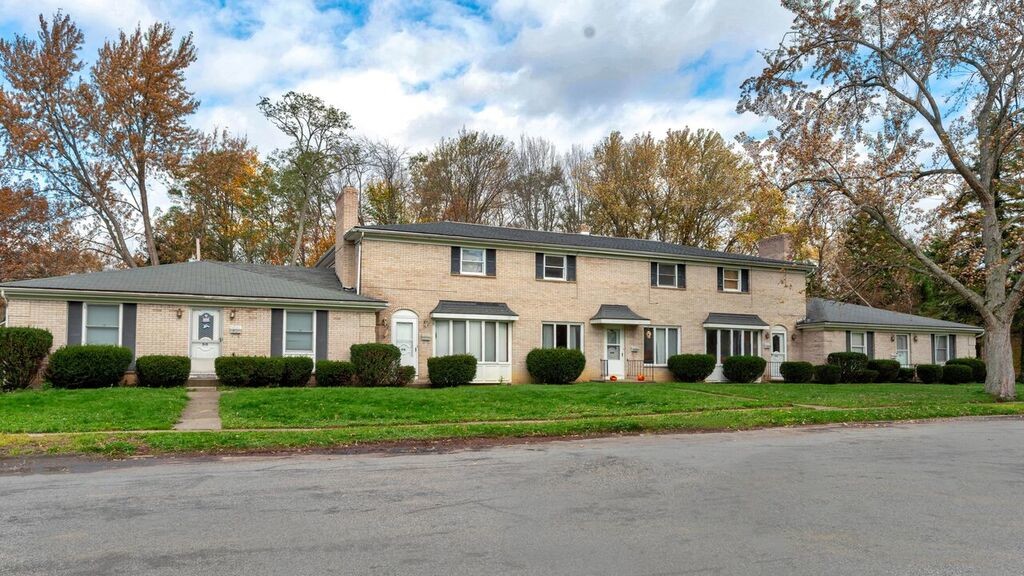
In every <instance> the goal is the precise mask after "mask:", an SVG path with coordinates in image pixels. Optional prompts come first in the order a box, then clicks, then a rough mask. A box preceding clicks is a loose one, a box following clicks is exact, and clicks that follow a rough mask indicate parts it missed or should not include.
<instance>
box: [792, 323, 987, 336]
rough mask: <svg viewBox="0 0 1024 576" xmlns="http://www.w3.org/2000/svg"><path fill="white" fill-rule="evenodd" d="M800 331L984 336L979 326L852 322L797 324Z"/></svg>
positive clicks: (983, 331)
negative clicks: (867, 331)
mask: <svg viewBox="0 0 1024 576" xmlns="http://www.w3.org/2000/svg"><path fill="white" fill-rule="evenodd" d="M796 327H797V329H798V330H872V331H878V332H912V333H916V334H940V333H968V334H984V333H985V329H984V328H978V327H977V326H909V325H906V324H855V323H850V322H797V323H796Z"/></svg>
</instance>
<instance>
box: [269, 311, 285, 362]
mask: <svg viewBox="0 0 1024 576" xmlns="http://www.w3.org/2000/svg"><path fill="white" fill-rule="evenodd" d="M270 355H271V356H274V357H275V358H276V357H279V356H284V310H283V309H281V308H271V310H270Z"/></svg>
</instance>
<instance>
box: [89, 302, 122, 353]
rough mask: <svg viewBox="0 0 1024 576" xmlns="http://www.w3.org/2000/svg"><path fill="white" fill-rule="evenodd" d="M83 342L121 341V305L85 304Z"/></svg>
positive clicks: (113, 342)
mask: <svg viewBox="0 0 1024 576" xmlns="http://www.w3.org/2000/svg"><path fill="white" fill-rule="evenodd" d="M83 332H84V334H82V343H83V344H113V345H115V346H116V345H118V344H120V343H121V306H120V305H119V304H88V303H87V304H85V330H84V331H83Z"/></svg>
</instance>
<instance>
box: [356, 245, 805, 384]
mask: <svg viewBox="0 0 1024 576" xmlns="http://www.w3.org/2000/svg"><path fill="white" fill-rule="evenodd" d="M450 254H451V248H450V246H447V245H433V244H416V243H411V242H396V241H390V240H382V239H365V240H364V241H363V246H362V262H361V270H362V272H361V289H362V292H363V293H364V294H366V295H369V296H374V297H377V298H382V299H385V300H387V301H388V303H389V307H388V309H387V310H386V311H385V312H383V313H382V314H381V319H380V321H381V324H382V325H383V326H390V314H392V313H394V312H395V311H397V310H402V309H408V310H412V311H414V312H416V314H417V315H418V316H419V320H420V322H419V326H420V336H423V335H427V336H430V337H431V341H429V342H428V341H424V340H422V338H421V339H420V342H419V348H420V352H419V371H420V375H421V377H425V375H426V360H427V358H429V357H430V355H431V353H432V350H433V342H432V338H433V324H432V322H431V321H430V312H431V310H433V309H434V307H435V306H436V305H437V303H438V300H443V299H448V300H476V301H485V302H505V303H507V304H508V305H509V307H510V308H511V309H512V310H513V311H514V312H516V313H517V314H518V315H519V320H518V321H517V322H515V323H514V325H513V338H512V359H513V381H514V382H526V381H529V375H528V374H527V372H526V366H525V356H526V353H527V352H529V351H530V350H531V349H533V348H537V347H540V345H541V324H542V323H543V322H576V323H581V324H583V325H584V353H585V354H586V356H587V369H586V371H585V372H584V374H583V376H582V378H583V379H590V378H597V377H599V376H600V366H601V363H600V359H601V358H602V357H603V345H604V331H603V328H601V327H600V326H592V325H591V324H590V323H589V321H590V318H591V317H592V316H593V315H594V314H596V313H597V310H598V308H599V307H600V305H601V304H626V305H628V306H629V307H630V308H631V309H632V310H633V311H634V312H636V313H638V314H640V315H642V316H645V317H647V318H650V319H651V322H652V324H653V325H666V326H679V327H680V328H681V330H680V340H681V342H680V348H681V352H683V353H703V352H704V346H705V345H704V330H703V328H702V323H703V321H704V319H705V318H706V317H707V315H708V313H709V312H728V313H744V314H757V315H759V316H760V317H761V318H762V319H764V320H765V321H766V322H768V323H769V324H771V325H782V326H785V327H786V328H787V330H788V331H789V333H790V334H792V333H793V331H794V330H795V327H796V322H797V321H798V320H800V319H802V318H803V317H804V314H805V304H804V302H805V299H804V289H805V276H804V274H803V273H802V272H784V271H775V270H759V269H753V270H751V292H750V293H749V294H731V293H720V292H718V290H717V278H716V267H715V266H711V265H701V264H696V263H692V262H690V263H687V288H686V289H685V290H679V289H672V288H654V287H651V286H650V261H649V260H639V259H626V258H606V257H594V256H587V255H578V256H577V263H576V268H577V272H576V277H577V281H576V282H560V281H544V280H537V279H536V278H535V268H534V266H535V261H534V258H535V256H534V254H535V253H534V252H533V251H518V250H508V249H499V250H498V251H497V266H496V271H497V275H496V276H495V277H479V276H458V275H452V274H451V273H450ZM387 332H388V330H382V332H381V334H382V339H383V340H385V341H390V335H389V334H388V333H387ZM624 337H625V347H624V350H625V357H626V358H630V359H642V358H643V340H642V334H641V332H640V330H639V329H636V328H628V327H627V328H626V330H625V331H624ZM764 342H765V339H763V343H764ZM762 352H763V353H764V351H763V350H762ZM765 354H766V353H765ZM666 374H667V373H662V374H660V376H659V377H660V378H665V377H666Z"/></svg>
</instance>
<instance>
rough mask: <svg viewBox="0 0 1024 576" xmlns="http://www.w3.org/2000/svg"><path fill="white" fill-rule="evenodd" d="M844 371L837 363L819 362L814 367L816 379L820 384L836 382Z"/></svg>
mask: <svg viewBox="0 0 1024 576" xmlns="http://www.w3.org/2000/svg"><path fill="white" fill-rule="evenodd" d="M840 376H842V371H841V370H840V369H839V366H836V365H835V364H818V365H817V366H815V367H814V381H815V382H817V383H819V384H836V383H838V382H839V377H840Z"/></svg>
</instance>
